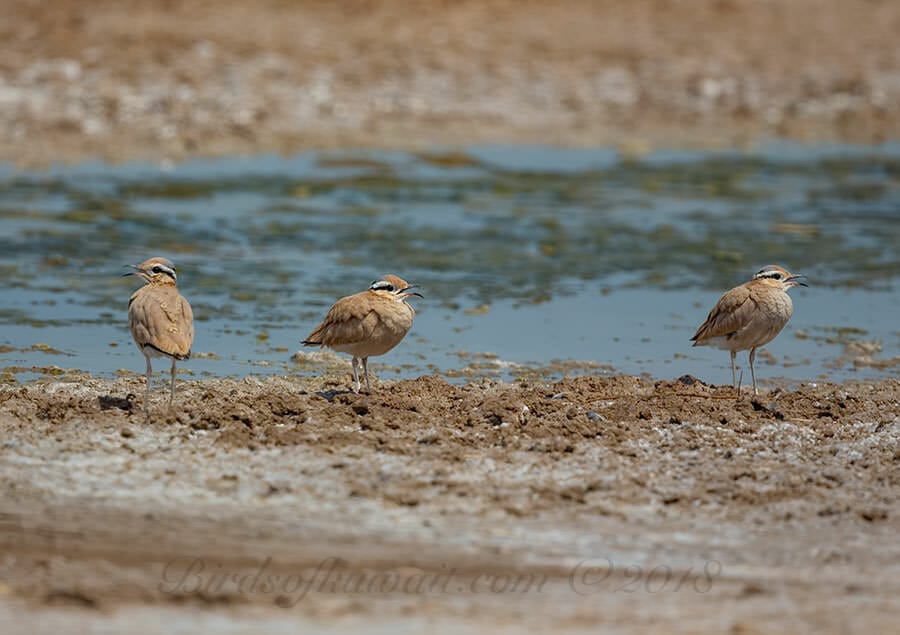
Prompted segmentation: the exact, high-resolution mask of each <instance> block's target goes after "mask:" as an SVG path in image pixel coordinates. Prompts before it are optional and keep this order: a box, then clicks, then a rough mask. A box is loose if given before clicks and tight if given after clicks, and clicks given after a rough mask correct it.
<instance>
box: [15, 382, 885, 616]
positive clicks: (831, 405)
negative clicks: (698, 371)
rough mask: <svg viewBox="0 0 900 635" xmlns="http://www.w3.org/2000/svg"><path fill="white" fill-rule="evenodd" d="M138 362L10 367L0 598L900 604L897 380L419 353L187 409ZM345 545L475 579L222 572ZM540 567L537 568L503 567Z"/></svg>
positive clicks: (358, 553)
mask: <svg viewBox="0 0 900 635" xmlns="http://www.w3.org/2000/svg"><path fill="white" fill-rule="evenodd" d="M141 388H142V382H141V380H140V378H137V377H124V378H120V379H117V380H115V381H108V380H103V379H98V378H94V377H91V376H89V375H81V374H72V375H69V376H65V377H62V378H59V379H57V380H54V381H48V382H45V383H43V384H40V385H37V384H32V385H25V386H17V385H7V386H3V387H0V434H2V439H3V450H2V455H0V487H2V491H3V495H2V499H0V501H2V502H0V505H2V506H0V545H2V547H3V551H4V553H5V556H6V557H5V558H4V559H3V560H2V561H0V580H2V586H0V589H2V591H3V592H2V594H0V611H2V613H0V615H2V616H5V617H6V618H8V619H14V620H16V623H17V624H26V625H32V626H35V627H36V626H37V625H39V624H42V623H43V624H46V623H50V622H52V621H53V620H56V619H64V620H66V623H72V622H73V621H78V622H79V623H82V624H84V625H85V626H86V627H91V626H97V625H106V626H107V627H108V626H110V625H115V624H117V622H116V620H122V619H125V618H126V617H128V616H130V617H131V618H132V619H133V618H135V617H136V616H147V619H154V620H159V619H166V620H170V619H171V620H176V622H177V621H178V620H180V621H181V622H183V623H185V624H187V625H190V626H191V627H193V628H195V629H196V628H204V629H206V630H216V629H217V628H219V629H221V628H222V624H221V622H215V619H214V618H216V616H219V617H221V616H227V617H228V618H229V619H230V620H233V621H234V622H235V623H237V624H243V625H244V627H245V628H247V629H250V630H255V631H257V632H259V631H265V630H270V629H271V630H277V628H278V627H279V625H280V624H282V623H283V621H284V620H288V621H289V622H290V623H291V624H293V625H295V626H296V625H298V624H300V625H306V624H310V623H312V624H315V623H318V622H317V621H318V620H323V619H328V620H329V621H330V622H331V623H332V625H335V624H336V627H337V628H338V630H340V629H341V628H343V629H344V630H347V631H351V630H354V629H356V630H358V628H359V627H360V626H361V625H369V626H371V625H379V626H381V627H383V628H390V627H392V626H394V627H409V628H412V627H415V626H416V624H420V623H419V622H417V621H416V620H423V619H424V620H427V621H428V622H437V623H439V624H441V625H443V627H442V628H445V629H446V630H459V628H461V627H462V626H465V625H468V626H469V627H471V626H472V625H476V626H477V627H480V628H482V629H483V628H499V627H513V626H515V627H519V628H521V627H525V626H528V627H530V628H532V629H534V630H544V631H546V630H547V629H549V628H552V629H554V630H557V631H578V630H585V631H589V630H590V629H591V628H593V627H594V626H595V625H596V624H599V623H608V624H609V623H612V624H615V625H616V628H617V629H619V630H621V631H623V632H673V630H674V631H678V630H681V631H683V632H722V631H723V630H726V631H727V630H728V629H732V631H733V632H797V630H798V629H802V628H816V629H817V630H821V631H841V630H843V631H854V632H858V631H860V630H868V631H872V632H887V631H889V630H890V629H891V628H893V625H895V624H896V623H897V620H898V619H900V609H898V606H897V604H896V601H895V598H896V594H897V592H898V591H900V544H898V541H897V540H896V535H897V530H898V528H900V524H898V517H900V505H898V487H900V467H898V466H900V449H898V448H900V443H898V441H900V430H898V412H900V382H898V381H896V380H888V381H882V382H877V383H859V384H855V383H848V384H843V385H831V384H818V385H802V386H800V387H799V388H797V389H796V390H790V391H784V392H778V393H776V392H766V394H765V395H763V396H761V397H760V398H759V399H758V400H753V399H751V398H750V397H749V396H747V395H744V396H743V397H742V398H740V399H736V398H734V396H733V395H732V391H731V389H730V388H718V387H711V386H708V385H705V384H703V383H701V382H698V381H697V380H695V379H694V378H692V377H683V378H680V379H679V380H676V381H659V382H654V381H650V380H646V379H640V378H635V377H626V376H623V377H614V378H602V379H601V378H592V377H579V378H574V379H566V380H563V381H560V382H557V383H553V384H538V383H521V384H514V385H511V384H504V383H495V382H487V381H485V382H480V383H471V384H465V385H452V384H448V383H447V382H445V381H443V380H442V379H440V378H437V377H422V378H419V379H416V380H409V381H400V382H395V383H381V384H379V386H378V388H377V390H376V391H374V392H373V393H372V394H369V395H355V394H352V393H347V392H345V391H343V390H342V385H341V384H340V383H338V382H336V381H334V380H331V379H324V380H318V381H316V382H303V381H297V380H292V379H287V378H269V379H262V380H260V379H256V378H248V379H245V380H242V381H235V380H203V381H187V382H184V383H180V384H179V392H178V395H177V404H178V407H177V410H176V412H175V413H174V414H172V415H165V414H164V413H162V411H161V410H160V407H161V406H162V404H164V399H165V395H163V394H162V393H159V394H157V395H155V402H154V415H153V416H152V417H151V420H150V421H149V422H148V421H146V420H145V418H144V416H143V414H142V413H140V412H137V411H136V410H135V407H136V406H139V405H140V404H139V403H137V401H136V398H135V397H133V395H140V394H141V393H142V390H141ZM195 560H199V562H200V563H201V564H202V566H203V567H205V568H203V571H202V572H201V574H198V575H199V577H198V578H196V580H202V581H204V584H203V585H199V583H198V584H194V585H191V584H182V585H178V584H175V582H173V580H174V581H177V580H179V579H181V578H180V577H179V576H178V575H177V574H175V573H173V570H172V569H171V568H169V569H167V567H171V566H174V565H172V562H173V561H175V562H176V564H177V563H181V564H180V566H182V569H181V571H182V573H183V571H184V567H185V566H186V565H185V563H188V562H194V561H195ZM332 560H333V561H334V562H335V563H337V564H335V566H336V567H338V568H339V571H340V572H341V573H342V574H343V575H344V576H345V577H344V578H343V579H349V577H351V576H352V575H357V576H359V575H371V574H373V572H374V573H381V574H383V575H396V576H400V579H404V580H405V579H407V578H405V577H403V576H411V575H414V574H415V573H416V572H418V573H420V574H422V575H432V576H434V575H441V574H445V573H448V572H449V571H451V570H452V573H453V578H452V579H453V583H454V586H453V587H452V588H450V589H449V591H448V592H436V593H419V592H416V591H414V590H413V591H411V590H409V589H406V590H404V589H402V588H401V589H394V590H391V591H389V592H381V591H377V590H376V591H363V592H359V591H354V592H349V591H347V589H346V588H343V587H340V585H337V586H335V585H331V586H329V585H328V584H326V583H321V584H320V583H319V582H317V583H316V584H315V585H313V588H311V589H310V590H309V591H308V592H305V593H301V590H300V589H299V588H293V587H292V588H290V589H284V588H278V587H273V588H272V589H269V590H267V591H264V590H262V589H254V590H252V591H251V590H248V589H246V588H244V589H241V588H238V587H236V586H235V585H234V584H231V583H222V584H216V583H215V580H214V579H212V578H211V577H210V576H211V575H212V573H214V572H216V571H224V572H228V573H233V574H234V575H236V576H238V577H239V576H240V574H246V573H248V572H255V571H258V570H259V569H260V567H266V570H267V572H269V573H273V574H275V575H279V576H282V578H281V579H282V580H283V579H286V578H287V577H288V576H290V575H291V574H296V575H297V576H300V577H301V578H303V579H310V580H318V581H320V582H321V580H322V579H324V578H323V576H324V574H323V573H322V571H323V567H327V563H328V562H331V561H332ZM585 562H587V563H593V564H592V566H594V568H593V569H589V570H588V571H587V573H586V572H585V570H584V568H583V567H584V565H583V563H585ZM579 567H582V568H579ZM666 571H671V572H672V576H667V575H663V574H664V573H665V572H666ZM195 573H196V571H195ZM600 573H603V574H604V575H602V576H601V575H600ZM588 574H590V575H588ZM173 576H175V577H174V578H173ZM204 576H206V577H204ZM316 576H319V577H318V578H317V577H316ZM522 576H526V577H525V578H523V577H522ZM527 576H531V577H527ZM192 579H193V578H192ZM297 579H300V578H297ZM521 579H525V580H532V581H533V583H534V584H533V585H532V586H531V587H530V588H529V590H528V591H527V592H525V593H510V592H497V591H496V590H495V591H491V587H490V583H491V582H493V581H496V580H500V582H503V581H504V580H507V581H508V580H521ZM598 580H600V581H601V582H602V583H597V581H598ZM332 581H333V579H332ZM676 581H680V582H681V585H680V586H679V587H678V589H677V590H676V586H675V583H676ZM164 582H165V583H166V584H163V583H164ZM537 582H541V584H540V585H537ZM585 582H591V583H597V584H589V585H587V587H585V586H584V583H585ZM479 585H480V586H479ZM485 585H487V586H485ZM496 585H499V583H495V586H496ZM500 586H502V585H500ZM497 588H499V587H497ZM685 590H688V592H685ZM60 616H63V617H60ZM141 619H142V620H143V617H142V618H141ZM48 620H49V622H48ZM205 620H212V621H211V622H210V621H205ZM333 620H338V621H337V622H334V621H333ZM217 624H218V626H217ZM673 624H676V625H677V626H676V627H673ZM342 625H343V626H342ZM398 625H399V626H398ZM420 625H421V624H420Z"/></svg>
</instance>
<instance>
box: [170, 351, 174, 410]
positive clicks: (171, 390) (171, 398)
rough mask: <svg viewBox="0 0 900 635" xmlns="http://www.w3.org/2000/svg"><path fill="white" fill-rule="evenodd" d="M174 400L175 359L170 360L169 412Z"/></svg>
mask: <svg viewBox="0 0 900 635" xmlns="http://www.w3.org/2000/svg"><path fill="white" fill-rule="evenodd" d="M174 398H175V359H174V358H173V359H172V387H171V388H170V389H169V410H171V409H172V400H173V399H174Z"/></svg>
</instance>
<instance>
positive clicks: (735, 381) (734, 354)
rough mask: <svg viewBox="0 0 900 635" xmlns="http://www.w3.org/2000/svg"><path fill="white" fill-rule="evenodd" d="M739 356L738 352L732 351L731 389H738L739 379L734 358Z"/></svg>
mask: <svg viewBox="0 0 900 635" xmlns="http://www.w3.org/2000/svg"><path fill="white" fill-rule="evenodd" d="M736 355H737V351H731V387H732V388H735V387H737V377H736V376H735V373H736V367H735V365H734V358H735V356H736Z"/></svg>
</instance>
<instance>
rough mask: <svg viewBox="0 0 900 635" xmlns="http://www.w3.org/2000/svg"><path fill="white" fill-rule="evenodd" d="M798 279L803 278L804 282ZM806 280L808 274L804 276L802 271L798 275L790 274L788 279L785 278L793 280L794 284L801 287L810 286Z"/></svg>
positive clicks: (788, 280) (789, 280)
mask: <svg viewBox="0 0 900 635" xmlns="http://www.w3.org/2000/svg"><path fill="white" fill-rule="evenodd" d="M798 280H803V281H804V282H798ZM805 281H806V276H804V275H803V274H802V273H798V274H797V275H793V276H790V277H789V278H788V279H787V280H785V282H793V283H794V284H796V285H799V286H801V287H808V286H809V285H808V284H806V282H805Z"/></svg>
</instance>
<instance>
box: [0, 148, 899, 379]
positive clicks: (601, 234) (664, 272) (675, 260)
mask: <svg viewBox="0 0 900 635" xmlns="http://www.w3.org/2000/svg"><path fill="white" fill-rule="evenodd" d="M0 223H2V229H0V273H2V277H0V292H2V298H3V301H2V304H0V367H3V368H5V371H3V372H4V375H3V376H2V377H0V378H5V379H6V380H7V381H10V380H14V379H17V380H20V381H24V380H27V379H30V378H32V377H35V376H39V375H41V374H44V373H48V372H50V373H53V372H60V371H59V370H57V368H63V369H66V368H79V369H82V370H88V371H91V372H93V373H97V374H100V375H110V374H112V373H115V372H117V371H118V370H120V369H126V370H129V371H134V372H142V371H143V368H144V361H143V358H142V356H141V355H140V354H139V353H138V351H137V349H136V348H135V347H134V345H133V344H132V342H131V339H130V336H129V334H128V330H127V323H126V316H125V313H126V305H127V300H128V297H129V295H130V293H131V291H132V290H133V289H134V288H135V282H136V281H135V280H134V279H131V278H122V277H121V274H122V273H123V272H124V271H125V269H124V265H126V264H129V263H136V262H140V261H142V260H144V259H146V258H147V257H149V256H152V255H165V256H168V257H170V258H171V259H172V260H174V261H175V263H176V265H177V266H178V270H179V283H180V287H181V290H182V292H183V293H184V294H185V296H186V297H188V299H189V300H190V301H191V303H192V305H193V307H194V313H195V317H196V320H197V335H196V339H195V344H194V351H195V354H196V355H195V359H192V360H191V361H190V362H187V363H186V364H182V365H181V366H182V367H183V368H185V369H186V371H187V372H192V373H195V374H197V375H198V376H205V375H215V376H223V375H246V374H270V373H278V374H282V373H300V374H312V373H317V372H321V368H319V367H316V365H314V364H312V365H310V364H305V363H302V364H299V363H297V362H295V361H292V355H293V354H294V353H295V352H296V351H297V350H298V349H299V348H300V347H299V344H298V342H299V340H300V339H301V338H302V337H304V336H306V335H307V334H308V333H309V331H310V330H311V329H312V328H313V327H314V326H315V324H316V323H317V321H318V319H319V318H321V317H322V315H323V314H324V312H325V311H326V310H327V308H328V306H329V305H330V303H331V302H332V301H333V300H334V299H336V298H337V297H339V296H341V295H347V294H350V293H354V292H356V291H359V290H362V289H364V288H366V287H367V286H368V284H369V283H370V282H371V281H372V280H373V279H374V278H376V277H378V276H379V275H380V274H382V273H397V274H399V275H401V276H402V277H404V278H406V279H407V280H412V281H414V282H416V283H418V284H419V285H420V286H421V290H422V291H423V293H424V294H425V296H426V298H425V299H424V300H416V301H415V305H416V307H417V309H418V311H419V315H418V317H417V320H416V323H415V326H414V327H413V331H412V332H411V333H410V335H409V336H408V337H407V340H406V341H404V342H403V344H401V346H399V347H398V348H397V349H395V350H394V351H392V352H391V353H389V354H388V355H386V356H384V357H382V358H378V359H377V360H373V362H375V361H377V362H378V363H373V365H372V367H373V368H374V369H375V370H376V371H377V372H378V373H379V374H380V375H381V376H382V377H385V378H395V377H409V376H417V375H419V374H422V373H431V372H439V373H442V374H445V375H446V376H447V377H449V378H459V377H478V376H483V375H487V376H498V377H504V378H511V377H517V376H530V375H540V376H543V377H547V378H553V377H558V376H560V375H562V374H566V373H568V374H574V373H584V372H589V373H610V372H627V373H649V374H651V375H653V376H655V377H677V376H680V375H683V374H685V373H690V374H693V375H696V376H698V377H700V378H703V379H705V380H707V381H711V382H730V379H731V373H730V367H729V365H728V354H727V353H726V352H724V351H718V350H715V349H709V348H692V347H691V346H690V342H689V341H688V338H689V337H690V336H691V335H692V334H693V331H694V329H695V328H696V326H697V325H698V324H700V323H701V322H702V321H703V319H704V318H705V316H706V313H707V311H708V310H709V308H710V307H711V306H712V304H713V303H714V302H715V300H716V299H717V298H718V296H719V294H720V293H721V292H722V291H724V290H726V289H728V288H729V287H731V286H734V285H735V284H739V283H741V282H743V281H745V280H746V279H747V278H748V277H749V276H750V275H752V273H754V272H755V271H756V270H757V269H758V268H759V267H760V266H762V265H765V264H768V263H779V264H783V265H785V266H787V267H789V268H791V269H792V270H794V271H799V272H802V273H805V274H806V275H807V276H809V278H810V283H811V286H810V288H808V289H804V288H798V289H795V290H794V291H792V295H793V298H794V306H795V311H794V318H793V319H792V321H791V322H790V324H789V325H788V327H787V328H786V329H785V331H784V332H783V333H782V334H781V335H780V336H779V337H778V338H777V339H776V340H775V341H774V342H772V343H771V344H770V345H769V346H768V350H769V351H770V352H771V354H772V355H771V356H768V355H764V356H762V357H760V362H759V364H758V366H759V371H760V372H759V376H760V378H761V379H763V378H765V379H770V380H771V379H773V378H789V379H791V380H798V381H799V380H818V379H824V378H827V379H832V380H844V379H848V378H860V379H863V378H868V377H882V376H886V375H890V374H896V373H897V370H898V368H900V366H898V365H897V364H896V363H894V364H892V363H890V360H892V359H893V358H897V359H898V360H900V326H898V320H897V315H898V311H900V294H898V292H897V288H898V283H900V254H898V249H897V245H900V146H898V145H885V146H879V147H845V146H840V147H827V148H822V147H805V146H799V145H790V144H772V145H769V146H765V147H763V148H760V149H757V150H754V151H747V152H737V151H734V152H717V153H711V152H706V153H701V152H696V153H681V152H657V153H652V154H649V155H646V156H643V157H640V158H633V157H631V158H630V157H623V156H620V155H619V154H618V153H616V152H614V151H611V150H606V149H600V150H560V149H551V148H540V147H535V148H530V147H524V148H523V147H515V148H510V147H480V148H471V149H469V150H467V151H465V152H456V151H455V152H447V153H444V152H434V153H429V154H418V155H415V154H403V153H386V152H341V153H319V154H308V155H302V156H297V157H293V158H288V159H284V158H278V157H271V156H262V157H255V158H251V159H229V160H218V161H196V162H190V163H186V164H183V165H177V166H172V165H167V164H162V165H160V166H152V165H146V164H141V165H137V164H130V165H123V166H109V165H105V164H99V163H86V164H83V165H79V166H74V167H66V168H57V169H52V170H48V171H43V172H16V171H14V170H12V169H10V168H6V169H5V171H3V172H0ZM745 356H746V353H742V354H741V358H740V360H741V362H742V365H743V366H746V363H745V361H746V358H745ZM895 361H896V360H895ZM165 366H166V365H165V363H164V362H163V361H157V362H156V369H157V370H163V369H164V368H165ZM348 368H349V364H348ZM744 381H745V382H746V381H749V376H746V377H745V379H744Z"/></svg>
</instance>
